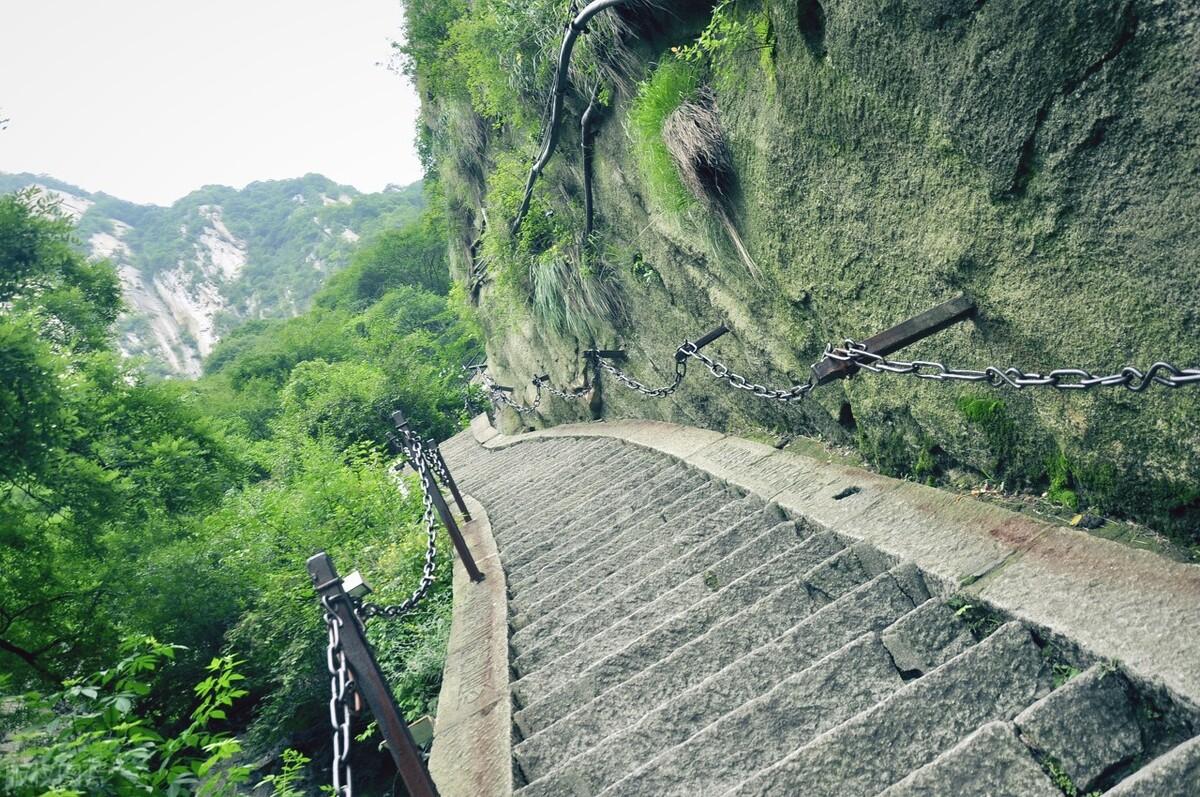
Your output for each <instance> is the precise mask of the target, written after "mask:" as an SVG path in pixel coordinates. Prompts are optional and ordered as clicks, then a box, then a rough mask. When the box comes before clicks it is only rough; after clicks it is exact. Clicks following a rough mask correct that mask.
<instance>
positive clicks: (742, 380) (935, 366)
mask: <svg viewBox="0 0 1200 797" xmlns="http://www.w3.org/2000/svg"><path fill="white" fill-rule="evenodd" d="M714 332H715V331H714ZM720 334H723V332H722V333H720ZM717 336H719V335H717ZM712 339H714V334H713V333H709V335H706V336H705V338H701V339H698V340H697V341H687V342H685V343H683V344H682V345H681V346H680V347H679V348H678V349H676V350H675V378H674V379H673V380H672V381H671V383H670V384H668V385H665V386H663V387H649V386H647V385H646V384H644V383H642V382H641V381H639V380H637V379H635V378H634V377H633V376H631V375H629V374H628V373H626V372H625V371H623V370H621V369H620V368H618V367H617V366H616V365H614V364H613V363H612V362H610V361H609V359H608V358H607V357H606V356H604V355H601V354H597V353H595V352H589V355H588V356H589V360H591V361H592V362H593V363H594V364H595V365H596V367H597V368H598V369H599V370H601V371H604V372H605V373H608V374H610V375H612V376H613V378H615V379H616V380H617V382H619V383H620V384H622V385H623V386H625V387H626V388H628V389H630V390H632V391H633V392H635V393H638V394H640V395H641V396H643V397H646V398H664V397H666V396H669V395H671V394H672V393H675V392H676V391H677V390H679V388H680V386H681V385H682V383H683V379H684V377H685V376H686V375H687V362H688V360H689V359H690V360H696V361H698V362H699V363H701V364H702V365H704V367H705V368H707V369H708V371H709V373H711V374H712V375H713V376H714V377H716V378H717V379H720V380H722V381H723V382H725V383H726V384H727V385H728V386H729V387H731V388H733V389H735V390H742V391H745V392H747V393H749V394H750V395H752V396H755V397H757V398H761V399H766V400H769V401H779V402H783V403H789V402H793V401H799V400H802V399H804V398H806V397H807V396H808V395H809V394H810V393H811V392H812V391H813V390H815V389H816V388H817V387H818V386H819V385H820V384H821V383H822V382H821V381H820V380H818V379H817V378H816V376H815V372H816V371H817V367H818V366H819V365H821V364H822V363H825V362H828V361H836V362H841V363H847V364H849V365H851V366H853V368H852V369H851V370H850V371H848V372H847V375H850V374H852V373H853V372H854V371H855V370H857V369H859V368H861V369H863V370H865V371H869V372H872V373H889V374H900V375H908V376H913V377H916V378H917V379H930V380H934V381H939V382H941V381H962V382H982V383H986V384H988V385H991V386H993V387H1012V388H1015V389H1017V390H1021V389H1023V388H1026V387H1052V388H1054V389H1056V390H1088V389H1091V388H1096V387H1115V386H1122V387H1125V388H1127V389H1128V390H1131V391H1133V392H1139V393H1140V392H1142V391H1144V390H1146V389H1147V388H1149V387H1151V386H1152V385H1161V386H1163V387H1169V388H1178V387H1183V386H1185V385H1192V384H1200V368H1180V367H1178V366H1176V365H1174V364H1172V363H1169V362H1164V361H1160V362H1156V363H1154V364H1153V365H1152V366H1150V369H1149V370H1147V371H1142V370H1141V369H1139V368H1136V367H1134V366H1126V367H1124V368H1122V369H1121V370H1120V371H1118V372H1117V373H1114V374H1108V375H1096V374H1093V373H1092V372H1091V371H1087V370H1084V369H1082V368H1058V369H1055V370H1053V371H1050V372H1049V373H1048V374H1045V375H1042V374H1040V373H1037V372H1026V371H1024V370H1022V369H1020V368H1016V367H1009V368H1005V369H1003V370H1002V369H1000V368H997V367H995V366H988V367H987V368H985V369H983V370H970V369H963V368H951V367H949V366H947V365H945V364H944V363H941V362H937V361H931V360H912V361H908V360H892V359H888V358H887V357H885V356H884V355H882V354H876V353H874V352H871V351H869V350H867V348H866V347H865V346H864V345H863V344H860V343H856V342H855V341H853V340H846V341H845V342H844V343H843V344H842V345H841V346H834V345H832V344H830V345H827V346H826V347H825V351H824V352H823V353H822V355H821V358H820V359H818V360H817V361H816V362H814V363H813V364H812V366H811V367H810V371H812V372H814V374H813V375H810V376H809V378H808V380H807V381H805V382H802V383H798V384H795V385H792V386H790V387H783V388H776V387H768V386H766V385H762V384H759V383H757V382H752V381H750V380H749V379H747V378H746V377H744V376H742V375H741V374H739V373H737V372H736V371H734V370H733V369H731V368H730V367H729V366H728V365H726V364H725V363H723V362H721V361H720V360H716V359H714V358H712V357H710V356H708V355H707V354H704V353H703V352H702V351H700V348H701V346H702V345H704V344H705V343H707V342H711V340H712ZM483 377H484V380H485V384H487V383H488V382H489V381H491V377H489V376H487V375H486V374H483ZM491 384H492V385H494V384H495V382H494V381H493V382H491ZM533 384H535V385H537V387H538V397H537V400H536V401H535V402H534V403H533V405H531V406H527V405H521V404H517V403H516V402H514V401H512V400H511V399H510V398H508V396H507V395H505V394H504V393H503V392H501V391H499V390H496V391H494V392H493V393H492V395H493V397H494V398H495V399H498V401H499V403H503V404H504V405H506V406H510V407H513V408H514V409H516V410H517V411H518V412H522V413H527V412H533V411H534V410H536V409H537V408H538V406H539V405H540V403H541V390H542V388H543V387H544V388H546V390H548V391H549V392H551V393H552V394H554V395H556V396H558V397H560V398H564V399H577V398H580V397H581V396H582V395H585V394H586V393H587V392H590V390H591V389H592V388H591V386H588V385H585V386H584V387H583V388H580V389H577V390H575V391H570V392H567V391H562V390H559V389H557V388H554V387H553V386H552V385H550V384H549V382H547V381H546V379H545V377H538V378H536V379H534V380H533ZM494 403H496V402H494Z"/></svg>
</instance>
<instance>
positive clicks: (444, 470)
mask: <svg viewBox="0 0 1200 797" xmlns="http://www.w3.org/2000/svg"><path fill="white" fill-rule="evenodd" d="M426 446H427V447H428V448H429V450H430V451H432V452H433V456H434V457H435V458H437V461H438V464H439V465H441V474H442V478H444V479H445V480H446V487H448V488H449V489H450V495H452V496H454V503H455V504H457V505H458V511H459V512H461V513H462V516H463V518H464V519H465V520H470V519H471V511H470V510H469V509H467V504H466V502H465V501H463V497H462V493H460V492H459V491H458V483H457V482H455V481H454V474H452V473H451V472H450V466H449V465H447V464H446V458H445V457H443V456H442V450H441V449H440V448H438V446H437V444H436V443H434V442H433V441H426Z"/></svg>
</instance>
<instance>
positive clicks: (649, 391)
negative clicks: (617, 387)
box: [595, 357, 687, 398]
mask: <svg viewBox="0 0 1200 797" xmlns="http://www.w3.org/2000/svg"><path fill="white" fill-rule="evenodd" d="M595 360H596V364H597V365H598V366H600V368H601V369H603V370H604V371H607V372H608V373H610V374H612V375H613V377H614V378H615V379H616V380H617V381H618V382H620V383H621V384H623V385H625V387H627V388H629V389H630V390H633V391H636V392H638V393H641V394H642V395H643V396H646V397H648V398H664V397H666V396H669V395H671V394H672V393H674V392H675V391H676V390H678V389H679V385H680V383H681V382H683V377H684V375H685V374H686V373H687V361H686V360H676V361H675V380H674V381H673V382H671V384H669V385H667V386H665V387H647V386H646V385H644V384H642V383H641V382H639V381H638V380H636V379H634V378H633V377H632V376H630V375H629V374H627V373H625V372H624V371H622V370H621V369H620V368H617V366H615V365H613V364H612V363H610V362H608V361H607V360H605V359H604V358H602V357H596V358H595Z"/></svg>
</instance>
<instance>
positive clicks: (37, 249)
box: [0, 195, 477, 793]
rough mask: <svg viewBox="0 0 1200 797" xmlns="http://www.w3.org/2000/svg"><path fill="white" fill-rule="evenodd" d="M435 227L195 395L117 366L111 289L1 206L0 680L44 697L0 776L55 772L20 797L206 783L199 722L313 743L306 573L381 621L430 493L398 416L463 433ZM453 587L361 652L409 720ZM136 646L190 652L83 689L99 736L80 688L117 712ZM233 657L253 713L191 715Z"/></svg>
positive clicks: (217, 360)
mask: <svg viewBox="0 0 1200 797" xmlns="http://www.w3.org/2000/svg"><path fill="white" fill-rule="evenodd" d="M430 213H431V214H434V213H435V211H431V212H430ZM440 226H441V224H440V222H439V221H438V219H437V218H436V216H431V217H427V218H425V219H423V220H420V221H418V222H417V223H414V224H413V225H410V226H409V227H407V228H404V229H400V230H396V231H392V230H389V231H386V232H381V234H379V235H378V236H376V237H375V238H373V239H368V240H366V241H364V243H363V246H362V247H361V249H360V250H359V251H358V252H357V253H356V254H355V255H354V257H353V262H352V263H351V265H350V266H349V267H348V268H347V269H346V270H345V272H343V273H342V274H341V275H339V277H338V279H337V280H336V281H334V282H333V283H332V284H330V286H329V287H328V288H327V289H326V290H324V291H323V292H321V293H320V294H318V296H317V297H316V301H315V308H314V309H313V310H312V311H311V312H309V313H307V314H304V315H301V316H298V317H296V318H292V319H288V320H279V321H260V322H255V323H252V324H248V325H246V326H245V327H244V328H242V329H239V330H238V331H236V332H235V333H234V334H232V335H230V336H229V337H228V339H227V340H225V341H224V342H223V343H222V345H221V346H220V347H219V348H218V349H217V351H216V352H215V353H214V354H213V356H212V358H211V359H210V360H209V362H208V363H207V364H206V370H207V373H206V375H205V376H204V377H203V378H202V379H201V380H199V381H197V382H191V383H189V382H166V383H164V382H154V381H150V380H147V379H146V378H145V377H144V376H142V375H141V374H140V373H139V372H138V371H136V370H133V369H131V367H130V366H128V365H127V364H125V363H123V362H122V361H121V360H120V358H119V357H118V355H117V354H116V353H115V350H114V348H113V331H112V329H113V325H114V320H115V318H116V316H117V314H118V312H119V310H120V292H119V286H118V282H117V279H116V276H115V274H114V273H113V269H112V267H111V266H110V265H108V264H106V263H91V262H88V261H87V260H85V259H84V258H83V257H82V256H81V255H80V254H79V253H78V247H77V246H76V244H75V241H74V240H73V239H72V226H71V224H69V223H68V222H67V221H65V220H63V219H62V218H59V217H56V216H55V215H54V214H53V211H52V209H51V208H50V207H48V206H47V205H46V204H45V203H40V202H39V201H37V200H36V199H35V198H33V197H31V196H29V195H8V196H4V197H0V274H3V279H2V281H0V303H2V304H0V307H3V311H2V313H0V410H2V411H0V444H2V445H3V449H4V451H5V457H4V459H3V464H2V466H0V670H2V671H5V672H10V673H12V679H11V681H10V682H9V684H8V686H9V687H10V688H17V689H24V688H33V689H35V690H36V692H37V693H39V694H42V695H45V697H44V698H42V699H39V700H35V701H34V702H33V703H30V708H31V710H32V709H33V708H37V711H36V712H35V714H37V716H35V717H33V718H29V717H26V718H25V720H24V724H23V726H22V727H24V728H25V730H27V731H30V734H31V735H29V736H27V737H23V738H25V739H26V741H25V742H24V743H23V744H24V747H21V746H19V747H18V751H17V752H16V753H15V754H12V755H16V756H17V757H16V758H15V759H14V758H9V759H6V760H7V761H8V763H6V764H3V765H2V766H5V767H8V769H6V770H4V771H6V772H11V771H15V770H13V769H12V768H13V766H15V764H20V763H21V762H24V761H27V760H28V758H29V756H34V757H36V758H37V760H38V761H39V762H41V763H40V764H39V766H40V767H41V764H45V766H44V767H41V768H40V769H36V770H29V771H30V772H33V773H34V774H29V775H28V777H27V778H26V779H25V780H21V781H20V782H19V789H18V793H25V792H30V793H41V790H45V789H50V788H57V787H59V786H60V785H61V787H62V788H68V789H76V790H77V791H82V792H85V793H127V792H129V791H130V789H125V788H124V787H120V786H118V785H114V784H115V783H116V780H112V778H117V779H118V780H119V778H120V777H124V775H120V774H119V773H118V774H116V775H104V777H108V778H110V780H103V779H102V780H96V781H91V780H88V779H87V778H90V777H92V776H93V775H95V776H96V777H101V775H100V774H98V773H100V770H103V769H105V768H106V767H105V766H102V765H101V764H100V763H98V762H100V761H103V760H104V759H103V758H97V757H96V756H99V755H101V752H100V751H101V748H102V752H103V755H107V756H112V757H113V758H112V760H113V761H114V762H115V761H116V760H117V759H118V758H120V760H121V761H126V762H128V761H134V762H136V763H137V767H134V768H133V769H130V770H129V771H131V772H133V773H134V775H131V776H130V777H132V778H133V779H134V780H135V781H136V782H137V783H139V784H145V783H150V784H151V785H152V789H153V790H154V791H155V792H157V791H164V792H165V791H167V790H168V783H169V782H172V779H176V778H177V777H183V774H184V769H186V770H187V771H188V772H191V773H192V775H196V774H197V768H199V767H201V766H202V765H203V764H204V760H207V759H203V760H201V759H200V758H196V756H197V755H199V753H198V752H197V750H196V748H197V744H196V743H193V742H195V740H202V741H203V740H204V739H207V741H203V744H200V745H199V747H200V748H205V747H206V746H208V747H212V745H214V744H216V741H214V740H216V738H217V737H212V738H209V737H206V736H202V734H207V733H209V731H207V730H205V729H204V728H203V727H200V726H197V725H196V723H197V722H198V721H199V715H197V714H196V713H195V712H197V711H200V712H201V713H202V714H204V713H205V712H207V714H206V716H205V718H204V719H205V722H207V721H208V720H215V721H217V723H218V725H219V726H220V727H221V728H222V729H226V728H227V729H231V730H239V731H240V730H242V729H246V728H249V730H250V731H251V733H250V738H251V739H252V740H253V741H254V742H255V743H256V744H257V743H263V744H272V745H273V744H275V743H277V742H279V741H281V740H295V742H296V744H297V745H299V746H300V747H301V748H302V749H305V750H306V752H308V753H314V752H316V751H317V749H318V748H319V747H320V746H321V745H322V744H324V743H325V738H326V737H325V734H324V733H315V732H314V729H319V728H320V727H321V723H322V722H323V718H324V717H325V716H326V713H327V712H326V708H325V704H324V701H325V699H326V697H327V693H326V691H325V690H327V688H328V685H327V683H326V682H325V681H324V677H325V676H324V659H323V645H324V633H323V628H322V626H321V623H320V615H319V612H318V609H317V606H316V603H315V601H313V599H312V592H311V586H310V585H309V583H308V579H307V577H306V574H305V571H304V560H305V559H306V558H307V557H308V556H310V555H311V554H312V553H314V552H316V551H318V550H327V551H328V552H329V553H330V555H331V556H333V558H334V561H335V562H336V563H337V564H338V565H339V567H341V568H342V569H343V570H344V571H349V570H350V569H352V568H354V567H360V568H361V569H362V570H363V572H364V574H365V575H366V576H367V577H368V578H369V579H370V581H371V583H372V586H373V587H374V588H375V591H376V596H377V598H378V599H379V600H380V601H382V602H388V601H395V602H398V601H399V600H401V599H403V597H405V596H407V594H408V593H409V592H411V590H412V588H413V587H414V586H415V584H416V583H417V581H418V580H419V577H420V570H421V564H422V559H423V552H424V533H423V529H422V528H421V526H420V511H421V505H420V496H419V490H417V489H416V488H415V483H414V482H412V481H411V480H409V479H408V478H407V477H405V478H400V479H399V481H397V477H396V476H394V475H392V473H391V472H390V469H389V466H390V464H391V461H390V457H389V456H388V455H387V454H386V453H385V449H384V444H385V441H386V435H387V432H388V422H387V418H388V415H389V413H390V412H391V411H393V410H395V409H397V408H403V409H404V411H405V412H406V414H407V415H408V416H409V417H410V418H411V419H412V421H413V423H414V425H415V427H416V428H417V429H418V430H419V431H420V432H421V433H422V434H424V435H427V436H434V437H437V438H439V439H440V438H444V437H446V436H448V435H450V434H453V433H454V432H455V431H457V430H458V429H459V428H461V425H462V423H463V422H464V420H465V415H464V412H465V411H464V402H465V400H466V398H467V393H466V386H465V384H464V382H463V379H462V370H461V368H460V365H461V363H462V361H464V360H465V359H467V358H469V357H470V356H472V355H474V354H475V349H476V346H477V344H476V343H475V342H474V340H473V339H472V337H471V332H470V331H469V330H470V329H471V327H470V325H469V324H467V323H465V322H464V318H463V316H462V315H461V312H462V308H461V307H460V306H459V305H458V304H457V303H456V302H454V301H453V300H451V299H450V297H449V296H448V295H447V287H448V277H447V274H446V264H445V259H444V255H443V254H442V252H443V248H442V247H441V246H440V245H439V239H438V232H437V231H438V229H439V228H440ZM440 547H441V550H442V551H446V550H448V548H447V546H446V545H445V541H442V544H441V546H440ZM448 587H449V565H448V561H447V559H446V557H445V556H443V557H442V558H441V560H440V564H439V566H438V569H437V584H436V586H435V589H434V590H433V592H432V593H431V594H430V596H429V598H428V599H427V601H426V602H425V603H424V604H423V605H422V606H421V608H420V609H419V610H418V611H416V612H413V613H411V614H410V615H408V616H406V617H405V618H403V620H401V621H399V622H394V623H391V624H386V625H385V624H384V623H377V624H375V627H373V628H372V630H371V633H372V637H373V640H374V642H375V643H376V644H377V646H378V653H379V658H380V661H381V664H382V666H383V667H384V669H385V670H386V672H387V674H388V675H389V677H390V678H391V680H392V683H393V685H394V687H395V689H396V692H397V699H398V701H399V702H400V703H401V705H402V706H403V707H404V708H405V709H406V710H407V711H409V712H410V713H411V714H413V715H416V714H420V713H423V712H425V711H428V710H429V703H430V701H431V700H432V699H433V698H434V697H435V696H436V692H437V688H438V684H439V680H440V674H441V657H442V655H443V652H444V647H445V642H446V638H447V633H448V623H449V619H448V613H449V589H448ZM149 635H152V636H153V637H155V638H157V639H162V640H169V641H170V642H171V643H172V644H173V645H178V646H181V647H179V648H178V653H177V654H176V653H174V651H175V650H176V648H174V647H171V648H169V649H170V650H171V651H172V654H173V655H172V656H167V654H165V653H161V651H162V650H166V649H167V648H161V647H154V648H153V650H159V651H160V653H161V655H159V658H157V659H155V667H158V665H159V664H164V665H165V664H169V665H170V666H163V667H161V670H160V671H157V672H156V673H154V677H153V679H152V681H153V683H150V680H151V679H148V678H147V679H144V680H146V682H145V683H144V684H143V683H142V680H139V681H138V683H139V685H138V686H137V687H136V689H134V691H135V692H136V695H135V697H136V700H135V699H133V698H132V697H128V698H127V697H126V696H122V697H119V698H118V697H115V696H114V695H117V694H121V695H124V692H125V691H128V690H127V689H126V688H125V687H124V686H119V687H113V689H115V691H113V689H108V691H105V690H100V691H99V692H97V695H99V694H100V693H101V692H103V694H105V695H108V696H107V697H104V698H103V699H104V700H108V701H109V703H108V704H105V705H106V706H107V708H103V710H100V712H99V715H100V719H97V709H96V708H95V707H94V706H93V707H89V705H85V703H86V702H87V701H92V702H94V701H96V700H99V699H101V698H100V697H98V696H96V695H92V694H91V692H92V691H94V690H93V685H95V684H94V679H91V680H89V679H88V678H85V679H83V680H79V677H78V675H77V674H78V673H86V672H96V671H99V672H101V673H102V675H101V676H97V677H99V678H100V679H101V681H102V685H105V687H106V689H107V685H108V684H109V683H110V682H112V679H113V678H116V677H118V676H115V675H112V674H113V673H117V672H120V671H121V668H122V667H123V666H125V665H124V664H117V665H114V664H113V661H112V655H111V651H113V650H114V649H117V648H118V647H119V646H120V645H121V644H122V640H123V639H129V638H137V639H144V638H146V637H147V636H149ZM155 644H157V643H155ZM128 655H134V654H132V653H130V654H128ZM163 657H166V658H170V659H172V660H171V661H169V662H168V661H165V660H163ZM231 657H236V658H237V659H238V660H239V667H238V670H239V672H240V673H242V674H244V675H245V676H246V680H245V682H244V687H240V688H239V690H235V691H240V690H241V688H244V690H245V692H246V694H245V696H244V697H243V698H242V699H241V700H238V701H236V702H235V704H234V706H233V710H232V711H231V712H229V713H228V715H227V716H226V715H225V713H224V712H225V708H223V707H216V711H217V712H220V713H219V714H214V713H212V712H211V711H208V709H212V708H214V706H212V705H208V709H205V708H204V706H205V705H206V703H205V700H207V699H208V698H209V697H210V695H209V694H208V693H205V692H203V690H202V691H201V693H199V694H197V695H196V696H195V698H194V699H190V698H189V697H188V696H189V695H191V694H193V690H192V686H193V684H196V683H200V684H205V683H208V680H207V679H208V678H209V677H210V675H211V674H209V673H207V669H208V668H210V667H211V664H210V663H211V662H212V661H213V659H214V658H215V659H218V660H220V661H225V662H231V661H232V658H231ZM230 666H231V665H230ZM103 673H107V675H104V674H103ZM120 677H121V678H124V677H125V676H120ZM106 678H107V679H108V680H104V679H106ZM95 683H101V682H95ZM122 683H123V682H122ZM81 685H83V686H82V687H81ZM210 686H211V684H210ZM80 688H82V689H84V690H85V691H84V692H81V691H79V689H80ZM97 688H98V687H97ZM130 688H133V687H130ZM63 689H68V690H71V689H74V690H75V691H74V692H71V693H70V694H69V695H68V696H67V697H63V695H64V694H66V693H64V692H62V690H63ZM225 694H229V693H228V692H226V693H225ZM68 698H69V699H68ZM81 701H82V702H81ZM197 701H198V702H199V704H200V709H197V706H196V703H197ZM113 707H115V709H116V710H117V713H116V714H111V713H110V714H105V712H106V711H109V708H113ZM47 711H50V714H52V715H53V716H50V714H46V712H47ZM64 712H66V713H64ZM6 713H9V712H7V711H6ZM101 720H103V722H102V725H97V724H96V723H97V722H100V721H101ZM0 722H7V723H9V724H11V723H12V722H17V724H21V720H20V718H19V717H17V718H14V717H8V718H7V719H5V718H4V717H0ZM68 726H69V727H72V728H75V729H77V730H78V731H79V733H80V734H85V735H88V734H90V735H88V736H87V738H88V739H91V740H93V741H94V742H95V745H96V747H95V749H93V747H92V746H91V744H92V742H88V745H86V746H83V747H81V746H80V745H79V744H77V743H72V742H70V740H69V739H68V738H67V737H66V736H64V735H63V733H64V732H63V731H62V728H64V727H68ZM143 729H144V731H145V732H143ZM151 733H152V734H153V735H150V734H151ZM160 737H161V738H160ZM80 738H83V736H81V737H80ZM181 738H182V739H184V740H185V742H186V744H184V745H183V746H182V747H179V746H175V747H171V746H170V745H171V744H173V743H168V742H164V741H162V740H163V739H166V740H171V739H181ZM189 739H190V740H192V741H187V740H189ZM185 747H186V748H187V749H186V750H185V749H184V748H185ZM212 749H213V750H215V749H217V748H215V747H213V748H212ZM222 749H225V750H226V752H230V750H229V749H226V748H222ZM189 751H190V752H189ZM200 752H203V750H201V751H200ZM93 753H94V755H93ZM185 754H186V755H185ZM180 756H183V757H182V758H180ZM189 756H191V757H189ZM14 762H15V763H14ZM130 766H132V764H131V765H130ZM88 767H91V768H92V770H94V771H93V772H92V774H87V773H86V772H84V770H85V769H87V768H88ZM122 767H123V768H124V769H129V767H124V765H122V766H121V767H118V766H117V764H115V763H113V764H112V767H111V768H113V769H114V771H116V769H121V768H122ZM138 767H140V769H139V768H138ZM179 767H183V768H184V769H179ZM18 768H20V767H18ZM89 771H91V770H89ZM154 773H158V774H154ZM13 777H15V776H13ZM23 777H24V776H23ZM189 777H190V776H189ZM154 778H158V780H154ZM147 779H149V780H147ZM13 782H14V783H16V781H13ZM63 784H65V785H63ZM71 784H76V785H71ZM79 784H84V785H79ZM96 784H100V785H96ZM14 788H17V787H15V786H14ZM22 790H23V791H22Z"/></svg>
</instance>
